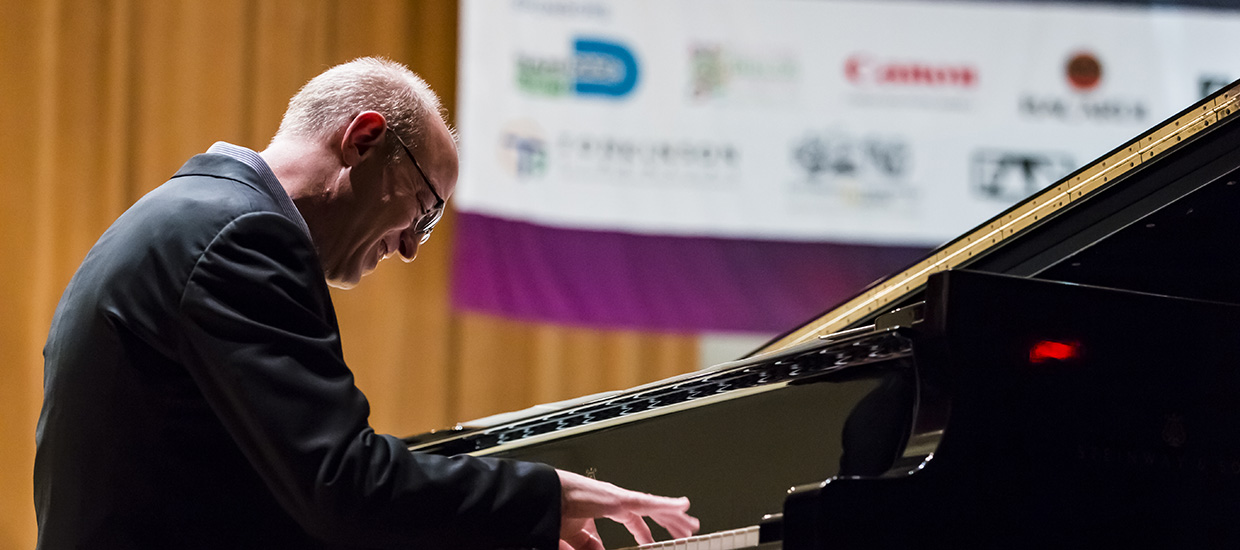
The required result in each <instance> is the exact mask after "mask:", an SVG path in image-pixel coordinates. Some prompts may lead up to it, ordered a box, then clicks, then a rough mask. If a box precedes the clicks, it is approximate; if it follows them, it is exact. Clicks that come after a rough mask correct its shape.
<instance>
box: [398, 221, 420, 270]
mask: <svg viewBox="0 0 1240 550" xmlns="http://www.w3.org/2000/svg"><path fill="white" fill-rule="evenodd" d="M419 246H422V245H421V243H419V242H418V236H417V235H414V234H413V230H412V229H410V230H408V231H402V232H401V234H400V261H402V262H405V263H409V262H412V261H413V259H414V258H417V257H418V247H419Z"/></svg>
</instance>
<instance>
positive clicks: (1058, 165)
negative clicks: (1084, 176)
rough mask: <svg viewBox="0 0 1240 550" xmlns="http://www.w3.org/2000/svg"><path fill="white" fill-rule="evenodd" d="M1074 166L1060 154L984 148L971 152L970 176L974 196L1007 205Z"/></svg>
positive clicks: (1053, 180) (1062, 175)
mask: <svg viewBox="0 0 1240 550" xmlns="http://www.w3.org/2000/svg"><path fill="white" fill-rule="evenodd" d="M1075 167H1076V165H1075V164H1074V163H1073V162H1072V158H1071V157H1070V156H1068V155H1067V154H1063V153H1045V152H1041V153H1032V152H1027V151H999V150H989V149H983V150H979V151H976V152H974V153H973V156H972V159H971V160H970V170H969V173H970V179H971V180H972V181H971V188H972V190H973V192H974V194H976V195H979V196H981V197H983V198H986V199H992V200H996V201H1002V202H1009V203H1010V202H1015V201H1018V200H1021V199H1023V198H1025V197H1028V196H1029V195H1032V194H1033V193H1034V192H1036V191H1039V190H1041V189H1043V188H1045V187H1046V186H1048V185H1051V184H1053V183H1055V182H1057V181H1059V179H1060V178H1062V177H1064V176H1066V175H1068V174H1069V173H1070V172H1071V171H1072V170H1073V169H1074V168H1075Z"/></svg>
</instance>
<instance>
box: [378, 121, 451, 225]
mask: <svg viewBox="0 0 1240 550" xmlns="http://www.w3.org/2000/svg"><path fill="white" fill-rule="evenodd" d="M388 132H390V133H391V134H392V137H395V138H396V142H397V143H399V144H400V147H401V149H404V150H405V154H406V155H409V160H411V161H413V167H414V168H417V169H418V175H420V176H422V181H424V182H426V188H427V189H430V190H431V194H432V195H434V196H435V205H434V206H432V207H431V209H430V210H428V211H427V212H426V214H425V215H423V216H422V219H420V220H418V222H417V223H415V224H413V234H414V235H418V244H419V245H421V244H424V243H426V240H427V239H429V238H431V231H433V230H434V229H435V224H437V223H439V220H441V219H443V211H444V203H445V202H447V201H444V200H443V197H441V196H439V193H436V192H435V186H434V185H431V179H430V178H428V177H426V172H423V171H422V166H421V165H420V164H418V159H417V157H414V156H413V151H410V150H409V146H408V145H405V140H403V139H400V135H399V134H397V133H396V132H394V131H393V130H392V127H391V126H389V127H388Z"/></svg>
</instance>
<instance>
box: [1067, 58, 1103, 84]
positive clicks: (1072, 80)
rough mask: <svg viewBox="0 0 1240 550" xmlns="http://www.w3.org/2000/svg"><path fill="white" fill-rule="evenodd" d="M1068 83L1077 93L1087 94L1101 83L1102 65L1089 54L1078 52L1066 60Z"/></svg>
mask: <svg viewBox="0 0 1240 550" xmlns="http://www.w3.org/2000/svg"><path fill="white" fill-rule="evenodd" d="M1067 76H1068V83H1069V84H1071V85H1072V88H1073V89H1075V90H1076V91H1078V92H1088V91H1090V90H1092V89H1094V88H1096V87H1097V86H1098V83H1099V82H1101V81H1102V63H1100V62H1098V58H1097V57H1094V54H1092V53H1089V52H1079V53H1076V54H1073V55H1072V56H1071V57H1069V58H1068V64H1067Z"/></svg>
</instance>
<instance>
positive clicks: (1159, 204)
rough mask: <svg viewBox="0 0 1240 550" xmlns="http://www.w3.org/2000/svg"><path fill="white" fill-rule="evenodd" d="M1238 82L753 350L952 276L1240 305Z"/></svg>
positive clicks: (913, 295) (861, 316) (892, 303)
mask: <svg viewBox="0 0 1240 550" xmlns="http://www.w3.org/2000/svg"><path fill="white" fill-rule="evenodd" d="M1238 111H1240V81H1237V82H1235V83H1232V84H1231V85H1230V86H1227V87H1225V88H1224V89H1222V90H1220V91H1218V92H1217V93H1215V94H1213V95H1211V96H1210V97H1207V98H1206V99H1203V100H1201V101H1200V102H1198V103H1197V104H1195V105H1193V106H1192V107H1189V108H1188V109H1185V110H1184V111H1182V112H1180V113H1178V114H1176V115H1175V116H1172V117H1171V118H1169V119H1167V120H1166V121H1165V122H1163V123H1162V124H1160V125H1158V126H1155V127H1154V128H1153V129H1151V130H1149V131H1147V132H1145V133H1144V134H1142V135H1140V136H1138V137H1136V138H1134V139H1133V140H1131V141H1129V142H1128V143H1125V144H1124V145H1122V146H1120V147H1118V148H1116V149H1115V150H1113V151H1111V152H1110V153H1107V154H1106V155H1104V156H1103V157H1102V158H1100V159H1098V160H1096V161H1094V162H1093V163H1090V164H1088V165H1086V166H1085V167H1083V168H1081V169H1079V170H1077V171H1076V172H1073V173H1072V174H1069V175H1068V176H1067V177H1065V178H1063V179H1062V180H1060V181H1059V182H1057V183H1056V184H1054V185H1052V186H1050V187H1048V188H1046V189H1045V190H1043V191H1041V192H1039V193H1037V194H1035V195H1033V196H1032V197H1030V198H1028V199H1026V200H1025V201H1023V202H1021V203H1019V204H1017V205H1015V206H1013V207H1011V208H1009V209H1008V210H1006V211H1004V212H1003V213H1001V214H999V215H998V216H996V217H994V218H992V219H990V220H989V221H987V222H985V223H983V224H981V225H980V226H978V227H976V228H974V229H973V230H971V231H969V232H967V233H965V234H964V235H962V236H960V237H958V238H956V239H955V240H953V241H950V242H948V243H947V244H945V245H943V246H941V247H939V248H938V249H936V250H934V251H933V252H931V253H930V254H929V255H928V256H926V257H925V258H923V259H922V260H919V261H917V262H915V263H913V264H912V265H911V266H909V267H908V268H906V269H904V270H902V271H900V272H898V273H896V274H895V275H893V276H891V277H889V278H887V279H883V280H880V281H878V282H876V283H874V284H873V285H871V286H870V287H869V288H867V289H865V290H864V291H862V292H861V293H860V294H858V295H857V296H854V297H853V298H851V299H848V300H846V301H844V302H843V303H841V304H840V305H838V306H836V307H834V308H832V309H830V310H828V311H826V312H825V313H823V314H822V315H820V316H818V317H817V318H815V319H813V320H811V321H810V322H808V323H806V324H804V325H803V326H801V327H798V328H796V329H794V330H792V331H791V332H788V333H786V334H784V335H782V336H779V337H777V338H775V339H774V340H772V341H771V342H769V343H767V344H766V345H764V346H763V347H761V348H759V349H758V350H756V351H755V352H754V353H753V355H759V354H765V353H769V352H774V351H778V350H781V349H785V348H789V347H792V346H795V345H797V344H802V343H805V342H809V341H812V340H814V339H816V338H818V337H820V336H825V335H828V334H833V333H837V332H840V331H843V330H847V329H850V328H856V327H859V326H863V325H866V324H868V323H872V322H873V320H874V318H875V317H877V316H878V315H880V314H883V313H886V312H888V311H891V310H893V309H895V308H898V307H901V306H903V305H906V304H909V303H913V302H916V301H920V300H921V299H922V298H921V295H922V294H923V291H924V289H925V285H926V280H927V278H928V277H929V276H930V275H931V274H934V273H937V272H940V271H945V270H949V269H960V268H968V269H970V270H974V271H985V272H992V273H1004V274H1009V275H1018V276H1027V277H1037V278H1040V279H1049V280H1059V281H1066V282H1073V283H1082V284H1090V285H1097V286H1106V287H1113V288H1123V289H1128V290H1139V291H1144V292H1151V293H1156V294H1166V295H1173V296H1181V297H1188V298H1198V299H1206V300H1214V301H1222V302H1233V303H1240V285H1237V284H1235V279H1234V274H1235V273H1236V272H1237V271H1238V268H1240V250H1238V249H1237V246H1236V243H1237V242H1238V240H1240V183H1237V182H1238V181H1240V123H1237V121H1236V119H1237V117H1236V114H1237V112H1238Z"/></svg>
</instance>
